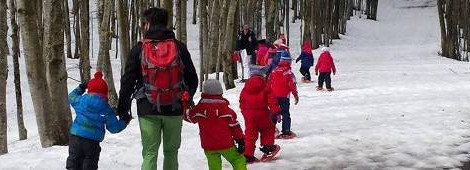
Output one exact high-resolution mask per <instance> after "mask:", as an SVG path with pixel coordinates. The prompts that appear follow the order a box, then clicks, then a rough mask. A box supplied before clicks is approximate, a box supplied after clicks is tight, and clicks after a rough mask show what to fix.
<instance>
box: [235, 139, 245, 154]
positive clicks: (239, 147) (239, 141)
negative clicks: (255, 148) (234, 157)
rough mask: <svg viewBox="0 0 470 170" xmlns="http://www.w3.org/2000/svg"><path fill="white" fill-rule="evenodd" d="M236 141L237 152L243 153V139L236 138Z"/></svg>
mask: <svg viewBox="0 0 470 170" xmlns="http://www.w3.org/2000/svg"><path fill="white" fill-rule="evenodd" d="M235 143H236V145H237V146H236V148H237V152H238V153H243V152H245V141H244V140H243V139H237V140H235Z"/></svg>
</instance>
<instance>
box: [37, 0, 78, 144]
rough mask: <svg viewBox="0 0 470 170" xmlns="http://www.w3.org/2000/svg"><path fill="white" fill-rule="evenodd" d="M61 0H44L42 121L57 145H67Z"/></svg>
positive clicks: (66, 95) (67, 113)
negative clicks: (45, 94) (46, 109)
mask: <svg viewBox="0 0 470 170" xmlns="http://www.w3.org/2000/svg"><path fill="white" fill-rule="evenodd" d="M63 3H64V1H63V0H44V11H43V12H44V41H43V48H44V49H43V57H44V59H46V61H47V62H46V74H47V84H48V86H49V88H48V89H49V96H50V97H51V103H49V104H50V105H51V106H50V107H51V112H50V114H49V115H48V116H47V118H48V119H47V120H46V122H47V123H48V124H50V125H51V129H50V133H51V135H52V137H53V138H54V139H55V143H54V144H57V145H67V144H68V141H69V136H68V135H69V127H70V124H71V122H72V115H71V112H70V107H69V103H68V90H67V69H66V68H65V56H64V32H63V28H64V26H63V25H64V20H63V13H64V10H63V8H62V7H63Z"/></svg>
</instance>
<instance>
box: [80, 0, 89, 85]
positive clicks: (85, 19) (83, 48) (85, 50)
mask: <svg viewBox="0 0 470 170" xmlns="http://www.w3.org/2000/svg"><path fill="white" fill-rule="evenodd" d="M89 6H90V2H89V0H80V39H81V44H80V55H81V56H80V80H81V81H82V82H86V81H88V80H90V69H91V66H90V50H89V49H90V8H89Z"/></svg>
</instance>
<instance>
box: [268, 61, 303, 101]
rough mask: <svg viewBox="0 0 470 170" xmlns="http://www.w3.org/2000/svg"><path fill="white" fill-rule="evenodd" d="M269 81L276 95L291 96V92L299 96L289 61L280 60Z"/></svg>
mask: <svg viewBox="0 0 470 170" xmlns="http://www.w3.org/2000/svg"><path fill="white" fill-rule="evenodd" d="M269 82H270V87H271V89H272V92H273V95H274V97H289V94H290V93H292V94H293V95H294V96H298V93H297V86H296V81H295V76H294V74H293V73H292V71H291V67H290V63H289V62H286V61H281V62H279V65H278V66H277V68H276V69H274V70H273V72H272V73H271V75H270V76H269Z"/></svg>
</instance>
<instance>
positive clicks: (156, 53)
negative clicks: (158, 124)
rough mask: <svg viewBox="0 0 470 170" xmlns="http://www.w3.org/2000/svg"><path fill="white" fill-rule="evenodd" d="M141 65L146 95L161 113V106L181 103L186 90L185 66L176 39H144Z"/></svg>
mask: <svg viewBox="0 0 470 170" xmlns="http://www.w3.org/2000/svg"><path fill="white" fill-rule="evenodd" d="M141 64H142V65H141V70H142V76H143V79H144V89H145V95H146V96H147V99H148V100H149V102H150V103H152V104H154V105H155V106H157V109H158V111H159V112H160V111H161V110H160V106H161V105H174V104H176V103H178V102H179V101H181V95H182V94H183V92H184V91H185V89H186V86H185V85H184V81H183V68H184V65H183V63H182V61H181V58H180V55H179V50H178V46H177V44H176V41H175V40H174V39H167V40H150V39H144V40H143V41H142V53H141ZM173 109H174V107H173Z"/></svg>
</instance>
